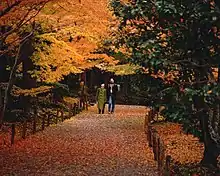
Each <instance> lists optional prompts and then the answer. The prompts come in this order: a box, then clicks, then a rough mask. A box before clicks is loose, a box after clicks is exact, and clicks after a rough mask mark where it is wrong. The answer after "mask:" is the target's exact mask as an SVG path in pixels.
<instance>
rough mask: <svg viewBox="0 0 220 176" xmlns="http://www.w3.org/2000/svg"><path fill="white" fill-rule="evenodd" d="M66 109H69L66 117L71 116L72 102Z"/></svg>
mask: <svg viewBox="0 0 220 176" xmlns="http://www.w3.org/2000/svg"><path fill="white" fill-rule="evenodd" d="M68 109H69V117H68V118H71V116H72V104H70V105H69V107H68Z"/></svg>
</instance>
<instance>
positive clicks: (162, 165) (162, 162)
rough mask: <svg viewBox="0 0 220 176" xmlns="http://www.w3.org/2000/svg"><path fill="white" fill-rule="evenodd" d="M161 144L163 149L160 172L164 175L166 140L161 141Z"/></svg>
mask: <svg viewBox="0 0 220 176" xmlns="http://www.w3.org/2000/svg"><path fill="white" fill-rule="evenodd" d="M160 144H161V147H160V149H161V151H160V161H161V163H160V166H161V170H160V173H161V176H163V174H164V164H165V163H164V160H165V146H164V142H163V141H160Z"/></svg>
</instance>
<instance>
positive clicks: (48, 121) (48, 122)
mask: <svg viewBox="0 0 220 176" xmlns="http://www.w3.org/2000/svg"><path fill="white" fill-rule="evenodd" d="M47 126H50V114H48V115H47Z"/></svg>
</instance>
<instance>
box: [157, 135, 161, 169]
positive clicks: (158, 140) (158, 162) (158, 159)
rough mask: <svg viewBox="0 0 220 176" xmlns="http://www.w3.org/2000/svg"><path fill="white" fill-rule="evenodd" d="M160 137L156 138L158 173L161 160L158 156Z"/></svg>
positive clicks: (159, 153)
mask: <svg viewBox="0 0 220 176" xmlns="http://www.w3.org/2000/svg"><path fill="white" fill-rule="evenodd" d="M160 145H161V144H160V137H159V136H158V138H157V166H158V170H159V171H160V169H161V164H160V163H161V160H160V155H161V152H160V151H161V146H160Z"/></svg>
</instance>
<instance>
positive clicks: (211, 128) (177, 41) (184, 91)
mask: <svg viewBox="0 0 220 176" xmlns="http://www.w3.org/2000/svg"><path fill="white" fill-rule="evenodd" d="M111 6H112V10H113V13H114V15H115V16H116V17H117V18H118V19H119V20H120V24H119V27H118V32H117V38H116V40H114V41H113V43H114V44H115V46H117V47H118V48H124V49H125V50H126V52H127V56H128V61H129V62H131V63H135V64H138V65H141V66H143V70H142V71H143V72H144V73H145V74H148V75H149V76H151V77H152V78H155V79H158V77H160V78H161V79H162V80H163V86H161V87H162V90H161V91H160V92H159V93H158V92H156V94H154V96H152V97H154V101H151V102H153V103H152V104H151V106H153V107H155V108H157V107H159V106H161V105H163V106H165V110H164V111H163V114H164V115H165V116H166V118H167V119H169V120H172V121H177V122H181V123H183V124H184V127H185V128H186V129H187V130H188V131H191V132H194V133H195V134H197V135H198V136H200V137H201V139H202V140H203V141H204V144H205V151H204V158H203V161H202V163H203V164H212V165H214V166H217V157H218V156H219V153H220V133H219V132H220V129H219V127H220V125H219V123H220V121H219V118H220V116H219V88H220V87H219V79H217V75H218V73H219V70H218V68H219V61H220V60H219V41H220V40H219V26H218V25H219V24H218V23H219V8H218V6H217V5H216V4H215V3H214V2H213V1H202V0H201V1H190V2H189V1H184V0H183V1H169V0H161V1H160V0H156V1H148V0H146V1H139V0H137V1H133V2H130V3H125V2H122V1H119V0H113V1H112V3H111ZM216 71H217V72H216ZM168 75H169V76H168ZM160 84H161V82H160ZM149 86H150V85H149ZM153 86H154V87H155V85H153ZM156 86H160V85H159V82H158V84H157V85H156ZM149 93H151V94H153V93H155V92H151V91H150V92H149ZM195 129H196V130H195Z"/></svg>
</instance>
